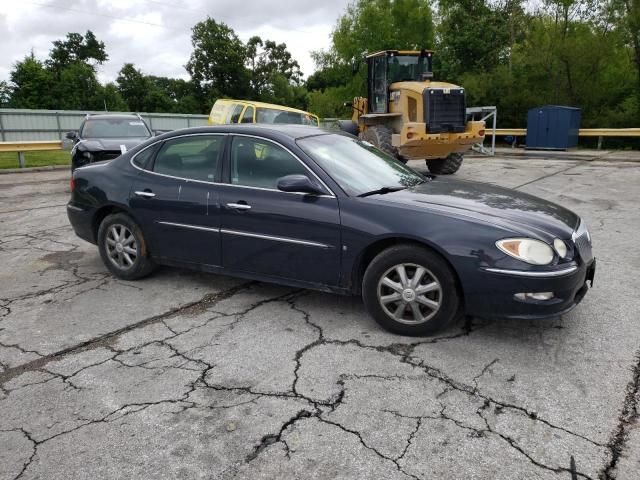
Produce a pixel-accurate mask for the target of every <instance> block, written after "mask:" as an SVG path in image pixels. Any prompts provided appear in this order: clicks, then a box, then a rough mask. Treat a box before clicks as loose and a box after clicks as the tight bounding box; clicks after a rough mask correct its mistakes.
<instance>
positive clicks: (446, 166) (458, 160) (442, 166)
mask: <svg viewBox="0 0 640 480" xmlns="http://www.w3.org/2000/svg"><path fill="white" fill-rule="evenodd" d="M426 162H427V167H429V171H430V172H431V173H435V174H436V175H451V174H452V173H456V172H457V171H458V170H459V169H460V165H462V154H461V153H451V154H449V156H448V157H447V158H437V159H435V160H426Z"/></svg>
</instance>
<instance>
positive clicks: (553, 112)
mask: <svg viewBox="0 0 640 480" xmlns="http://www.w3.org/2000/svg"><path fill="white" fill-rule="evenodd" d="M580 113H581V112H580V109H579V108H575V107H565V106H560V105H545V106H544V107H537V108H532V109H531V110H529V114H528V116H527V148H534V149H535V148H540V149H544V148H549V149H556V150H565V149H567V148H571V147H576V146H577V145H578V131H579V130H580Z"/></svg>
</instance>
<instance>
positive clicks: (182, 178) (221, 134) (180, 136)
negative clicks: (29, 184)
mask: <svg viewBox="0 0 640 480" xmlns="http://www.w3.org/2000/svg"><path fill="white" fill-rule="evenodd" d="M202 135H218V136H228V135H235V136H237V137H253V138H257V139H259V140H264V141H266V142H271V143H273V144H274V145H277V146H279V147H281V148H283V149H284V150H286V151H287V152H289V153H290V154H291V155H292V156H293V157H294V158H295V159H296V160H298V161H299V162H300V163H301V164H302V166H303V167H304V168H306V169H307V170H308V171H309V172H311V174H312V175H313V176H314V177H315V178H316V179H317V180H318V181H319V182H320V183H321V184H322V186H323V187H325V188H326V189H327V191H328V192H331V194H329V195H326V194H325V195H315V196H316V197H328V198H336V195H335V193H333V190H331V189H330V188H329V187H328V186H327V184H326V183H324V182H323V181H322V179H321V178H320V177H318V175H316V173H315V172H314V171H313V170H311V169H310V168H309V167H308V166H307V164H305V163H304V162H303V161H302V160H300V158H299V157H298V156H297V155H296V154H295V153H293V152H292V151H291V150H289V149H288V148H287V147H285V146H284V145H282V144H280V143H278V142H276V141H274V140H270V139H268V138H264V137H259V136H257V135H247V134H244V133H188V134H184V135H176V136H175V137H171V138H165V139H162V140H159V141H157V142H153V143H151V144H149V145H147V146H146V147H144V148H143V149H142V150H140V151H139V152H136V154H135V155H133V156H132V157H131V158H130V159H129V163H130V164H131V166H132V167H133V168H135V169H136V170H140V171H141V172H146V173H149V174H151V175H158V176H160V177H165V178H173V179H175V180H183V181H185V182H196V183H204V184H207V185H222V186H225V187H238V188H251V189H254V190H266V191H269V192H279V193H284V194H288V195H309V194H308V193H300V192H283V191H282V190H278V189H277V188H263V187H252V186H250V185H235V184H233V183H222V182H208V181H206V180H194V179H192V178H184V177H175V176H173V175H166V174H164V173H157V172H153V171H151V170H146V169H144V168H140V167H139V166H137V165H136V164H135V163H133V160H134V158H136V157H137V156H138V155H140V154H141V153H142V152H144V151H145V150H146V149H148V148H151V147H153V146H155V145H157V144H158V143H161V142H165V141H168V140H173V139H174V138H182V137H196V136H202ZM221 160H222V161H224V159H221ZM80 168H82V167H80Z"/></svg>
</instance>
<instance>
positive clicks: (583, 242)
mask: <svg viewBox="0 0 640 480" xmlns="http://www.w3.org/2000/svg"><path fill="white" fill-rule="evenodd" d="M572 238H573V243H575V245H576V248H577V249H578V253H579V254H580V258H582V261H583V262H584V263H589V262H590V261H591V260H592V259H593V252H592V250H591V237H590V236H589V231H588V230H587V226H586V225H585V223H584V222H583V221H582V220H581V221H580V225H578V229H577V230H576V231H575V232H573V236H572Z"/></svg>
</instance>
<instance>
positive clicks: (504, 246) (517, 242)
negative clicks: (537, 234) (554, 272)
mask: <svg viewBox="0 0 640 480" xmlns="http://www.w3.org/2000/svg"><path fill="white" fill-rule="evenodd" d="M496 247H498V248H499V249H500V250H502V251H503V252H504V253H506V254H507V255H509V256H511V257H513V258H517V259H518V260H522V261H523V262H527V263H530V264H532V265H548V264H550V263H551V262H552V261H553V256H554V254H553V249H552V248H551V247H550V246H549V245H547V244H546V243H544V242H541V241H540V240H534V239H532V238H505V239H504V240H498V241H497V242H496ZM565 248H566V247H565Z"/></svg>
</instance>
